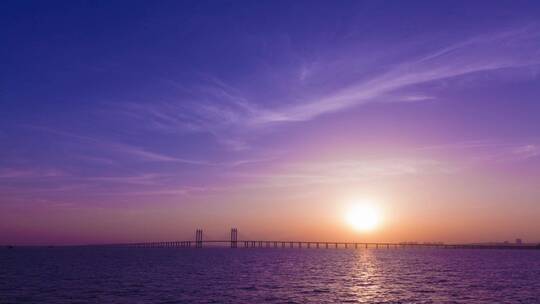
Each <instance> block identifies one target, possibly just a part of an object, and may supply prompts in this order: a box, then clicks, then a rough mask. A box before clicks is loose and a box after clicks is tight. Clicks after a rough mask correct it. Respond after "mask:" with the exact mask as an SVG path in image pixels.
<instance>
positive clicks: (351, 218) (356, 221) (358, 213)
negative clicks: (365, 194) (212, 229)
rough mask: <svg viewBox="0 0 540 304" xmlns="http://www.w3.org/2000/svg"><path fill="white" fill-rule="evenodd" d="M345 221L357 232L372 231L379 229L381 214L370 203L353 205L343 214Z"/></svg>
mask: <svg viewBox="0 0 540 304" xmlns="http://www.w3.org/2000/svg"><path fill="white" fill-rule="evenodd" d="M345 220H346V221H347V223H348V224H349V225H351V227H353V228H354V229H355V230H358V231H364V232H366V231H372V230H375V229H377V227H379V225H380V222H381V213H380V210H379V208H377V206H376V205H374V204H373V203H371V202H358V203H353V204H351V206H350V207H349V209H348V210H347V212H346V213H345Z"/></svg>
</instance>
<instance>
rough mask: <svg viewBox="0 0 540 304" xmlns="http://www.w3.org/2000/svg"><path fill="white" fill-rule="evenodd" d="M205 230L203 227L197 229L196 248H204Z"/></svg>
mask: <svg viewBox="0 0 540 304" xmlns="http://www.w3.org/2000/svg"><path fill="white" fill-rule="evenodd" d="M202 239H203V232H202V229H197V230H196V231H195V248H202V242H203V240H202Z"/></svg>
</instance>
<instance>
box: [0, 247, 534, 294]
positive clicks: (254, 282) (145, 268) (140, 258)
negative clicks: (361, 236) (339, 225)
mask: <svg viewBox="0 0 540 304" xmlns="http://www.w3.org/2000/svg"><path fill="white" fill-rule="evenodd" d="M0 303H43V304H48V303H51V304H52V303H130V304H131V303H170V304H172V303H540V250H505V249H502V250H497V249H428V248H417V249H414V248H408V249H404V248H402V249H392V248H391V249H374V248H373V249H358V250H355V249H313V248H312V249H306V248H304V249H298V248H296V249H289V248H286V249H282V248H270V249H267V248H237V249H230V248H202V249H201V248H122V247H54V248H45V247H27V248H25V247H16V248H13V249H7V248H5V249H0Z"/></svg>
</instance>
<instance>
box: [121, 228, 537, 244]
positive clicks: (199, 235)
mask: <svg viewBox="0 0 540 304" xmlns="http://www.w3.org/2000/svg"><path fill="white" fill-rule="evenodd" d="M115 245H118V246H128V247H139V248H203V247H230V248H233V249H234V248H282V249H286V248H289V249H293V248H296V249H302V248H306V249H331V248H333V249H340V248H341V249H370V248H374V249H391V248H394V249H397V248H441V249H460V248H462V249H540V244H539V245H536V246H534V245H514V244H444V243H407V242H402V243H385V242H383V243H380V242H329V241H301V240H296V241H290V240H289V241H283V240H239V239H238V229H236V228H233V229H231V236H230V239H228V240H204V239H203V230H202V229H197V230H196V232H195V240H194V241H193V240H186V241H167V242H143V243H126V244H115Z"/></svg>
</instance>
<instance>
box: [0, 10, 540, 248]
mask: <svg viewBox="0 0 540 304" xmlns="http://www.w3.org/2000/svg"><path fill="white" fill-rule="evenodd" d="M0 20H1V21H0V36H1V37H2V41H3V43H2V45H3V47H2V48H0V66H1V71H0V105H1V108H0V109H1V111H0V142H1V143H2V144H1V149H0V244H4V243H5V244H8V243H14V244H49V243H53V244H79V243H95V242H116V241H118V242H120V241H122V242H123V241H143V240H172V239H182V238H188V237H192V234H193V231H194V230H195V228H196V227H202V228H204V229H205V231H206V232H207V235H209V236H210V237H215V238H219V237H222V236H226V235H227V233H228V229H229V228H230V227H231V226H236V227H238V228H239V229H240V232H241V237H242V236H243V237H254V238H255V237H258V238H281V239H297V238H305V239H313V240H315V239H336V240H379V241H411V240H413V241H434V240H437V241H447V242H468V241H491V240H493V241H504V240H513V239H514V238H516V237H522V238H524V239H525V240H526V241H540V221H539V220H538V218H539V217H540V186H539V185H540V122H539V121H540V120H539V117H540V103H539V101H540V100H539V97H540V74H539V73H540V23H539V21H538V20H540V5H539V4H538V3H537V2H534V1H530V2H526V1H523V2H522V1H517V2H514V1H512V2H510V1H508V2H500V3H499V4H495V3H492V2H482V1H474V2H471V1H466V2H457V1H449V2H439V1H437V2H436V3H434V2H398V1H394V2H391V1H388V2H386V1H368V2H364V1H342V2H337V3H336V2H330V1H327V2H314V1H307V2H300V1H297V2H294V3H287V2H277V1H267V2H259V1H255V2H242V1H234V2H225V1H221V2H217V1H215V2H201V1H194V2H187V1H183V2H176V1H171V2H159V3H155V4H154V3H150V2H134V1H127V2H121V1H115V2H114V3H108V2H97V3H96V2H77V1H66V2H55V3H53V4H51V3H45V2H40V1H36V2H32V1H24V2H20V1H6V2H2V3H1V4H0ZM350 198H356V199H360V200H361V199H364V198H369V199H371V200H373V201H375V202H376V203H377V204H378V205H379V207H380V208H381V209H383V210H384V221H385V224H384V225H383V226H382V227H381V228H380V229H379V230H377V231H374V232H372V233H370V234H361V233H360V234H359V233H357V232H354V231H351V229H350V227H347V226H346V225H344V223H343V220H342V218H343V211H342V209H343V202H344V201H346V200H347V199H350Z"/></svg>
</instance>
